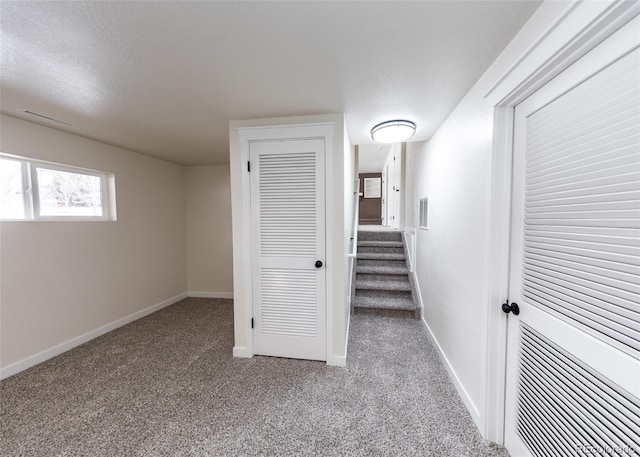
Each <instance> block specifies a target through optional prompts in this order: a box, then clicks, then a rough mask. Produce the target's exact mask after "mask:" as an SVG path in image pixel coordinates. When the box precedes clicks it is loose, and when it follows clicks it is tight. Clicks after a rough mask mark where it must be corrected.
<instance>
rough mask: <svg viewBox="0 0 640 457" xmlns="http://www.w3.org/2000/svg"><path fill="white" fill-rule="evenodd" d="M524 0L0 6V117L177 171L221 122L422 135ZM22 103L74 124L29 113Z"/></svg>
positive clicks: (356, 139) (204, 154)
mask: <svg viewBox="0 0 640 457" xmlns="http://www.w3.org/2000/svg"><path fill="white" fill-rule="evenodd" d="M539 4H540V2H538V1H520V0H511V1H508V0H504V1H416V2H408V1H407V2H405V1H369V2H344V1H315V2H307V1H298V2H292V1H284V2H279V1H208V2H207V1H205V2H177V1H176V2H171V1H169V2H160V1H158V2H110V1H100V2H82V1H71V2H39V1H17V2H12V1H2V2H0V20H1V23H0V24H1V36H0V39H1V48H0V51H1V56H0V57H1V58H0V68H1V70H2V71H1V86H0V88H1V91H2V92H1V99H0V100H1V102H0V108H1V111H2V112H3V113H5V114H8V115H10V116H15V117H19V118H23V119H28V120H31V121H33V122H38V123H42V124H45V125H49V126H52V127H55V128H59V129H61V130H65V131H69V132H73V133H76V134H78V135H82V136H86V137H89V138H94V139H98V140H101V141H104V142H106V143H110V144H114V145H117V146H121V147H124V148H127V149H130V150H133V151H138V152H141V153H144V154H148V155H152V156H155V157H159V158H163V159H167V160H170V161H173V162H176V163H181V164H185V165H197V164H198V165H203V164H222V163H228V160H229V158H228V122H229V120H232V119H251V118H261V117H276V116H289V115H305V114H320V113H341V112H344V113H345V114H346V119H347V128H348V132H349V136H350V139H351V141H352V143H354V144H361V145H362V144H370V143H372V141H371V138H370V136H369V130H370V129H371V127H372V126H373V125H375V124H377V123H378V122H380V121H383V120H388V119H392V118H398V117H402V118H408V119H411V120H413V121H415V122H416V123H417V124H418V129H417V133H416V135H415V137H414V139H415V140H425V139H428V138H429V137H430V136H431V135H432V134H433V132H434V131H435V129H437V128H438V127H439V126H440V124H441V123H442V122H443V121H444V119H445V118H446V116H447V115H448V114H449V113H450V112H451V111H452V110H453V108H454V107H455V105H456V104H457V103H458V102H459V101H460V99H461V98H462V96H463V95H464V94H465V93H466V92H467V91H468V89H469V88H470V87H471V86H472V84H473V83H474V82H475V81H476V80H477V79H478V77H479V76H480V75H481V74H482V73H483V71H484V70H485V69H486V68H487V67H488V66H489V64H490V63H491V62H492V61H493V60H494V59H495V57H496V56H497V55H498V54H499V53H500V51H501V50H502V49H503V48H504V47H505V46H506V44H507V43H508V42H509V41H510V39H511V38H512V37H513V35H514V34H515V33H516V32H517V30H518V29H519V28H520V27H521V26H522V25H523V24H524V22H525V21H526V20H527V19H528V17H529V16H530V15H531V14H532V13H533V11H534V10H535V9H536V8H537V7H538V6H539ZM20 110H29V111H33V112H36V113H40V114H43V115H45V116H49V117H53V118H56V119H59V120H62V121H64V122H67V123H70V124H73V127H69V126H66V125H64V124H59V123H55V122H51V121H47V120H45V119H41V118H37V117H34V116H32V115H29V114H26V113H24V112H23V111H20Z"/></svg>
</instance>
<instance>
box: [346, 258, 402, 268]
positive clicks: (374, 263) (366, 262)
mask: <svg viewBox="0 0 640 457" xmlns="http://www.w3.org/2000/svg"><path fill="white" fill-rule="evenodd" d="M356 265H357V266H356V268H360V267H376V268H381V267H385V268H386V267H394V268H407V261H406V260H405V259H398V260H383V259H363V258H362V257H359V258H358V262H357V264H356Z"/></svg>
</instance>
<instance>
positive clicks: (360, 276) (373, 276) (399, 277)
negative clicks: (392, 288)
mask: <svg viewBox="0 0 640 457" xmlns="http://www.w3.org/2000/svg"><path fill="white" fill-rule="evenodd" d="M405 280H408V275H407V274H406V273H405V274H393V273H391V274H384V273H356V281H405Z"/></svg>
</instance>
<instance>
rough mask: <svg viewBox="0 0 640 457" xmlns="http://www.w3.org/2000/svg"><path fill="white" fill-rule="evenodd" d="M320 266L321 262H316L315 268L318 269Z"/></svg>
mask: <svg viewBox="0 0 640 457" xmlns="http://www.w3.org/2000/svg"><path fill="white" fill-rule="evenodd" d="M321 266H322V260H316V268H320V267H321Z"/></svg>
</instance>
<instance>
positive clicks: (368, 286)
mask: <svg viewBox="0 0 640 457" xmlns="http://www.w3.org/2000/svg"><path fill="white" fill-rule="evenodd" d="M358 289H361V290H384V291H392V292H411V284H410V283H409V278H404V281H402V280H383V281H376V280H373V279H356V295H357V293H358Z"/></svg>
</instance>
